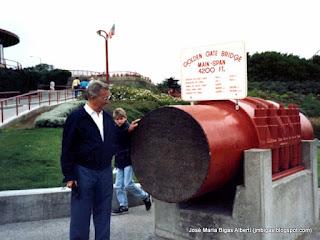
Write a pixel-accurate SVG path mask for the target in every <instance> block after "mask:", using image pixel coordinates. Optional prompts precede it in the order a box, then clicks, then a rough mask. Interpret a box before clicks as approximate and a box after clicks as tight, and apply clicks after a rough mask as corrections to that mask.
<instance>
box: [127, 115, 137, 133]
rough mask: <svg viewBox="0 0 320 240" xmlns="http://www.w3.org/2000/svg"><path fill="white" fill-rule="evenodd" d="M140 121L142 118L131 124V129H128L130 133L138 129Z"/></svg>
mask: <svg viewBox="0 0 320 240" xmlns="http://www.w3.org/2000/svg"><path fill="white" fill-rule="evenodd" d="M139 121H140V118H139V119H136V120H134V121H132V122H131V124H130V127H129V129H128V132H132V131H133V130H134V129H135V128H136V127H138V122H139Z"/></svg>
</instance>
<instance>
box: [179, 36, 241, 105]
mask: <svg viewBox="0 0 320 240" xmlns="http://www.w3.org/2000/svg"><path fill="white" fill-rule="evenodd" d="M181 91H182V99H183V100H185V101H206V100H224V99H242V98H245V97H246V96H247V55H246V52H245V48H244V43H243V42H232V43H225V44H219V45H210V46H203V47H197V48H190V49H185V50H183V51H182V54H181Z"/></svg>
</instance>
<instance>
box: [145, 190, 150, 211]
mask: <svg viewBox="0 0 320 240" xmlns="http://www.w3.org/2000/svg"><path fill="white" fill-rule="evenodd" d="M143 202H144V205H145V206H146V210H147V211H149V210H150V208H151V201H150V195H149V194H148V196H147V197H146V198H145V199H143Z"/></svg>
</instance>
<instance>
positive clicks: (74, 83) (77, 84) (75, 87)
mask: <svg viewBox="0 0 320 240" xmlns="http://www.w3.org/2000/svg"><path fill="white" fill-rule="evenodd" d="M79 87H80V80H79V78H77V77H76V78H75V79H73V81H72V84H71V88H72V90H73V91H74V96H75V97H76V98H77V97H78V89H79Z"/></svg>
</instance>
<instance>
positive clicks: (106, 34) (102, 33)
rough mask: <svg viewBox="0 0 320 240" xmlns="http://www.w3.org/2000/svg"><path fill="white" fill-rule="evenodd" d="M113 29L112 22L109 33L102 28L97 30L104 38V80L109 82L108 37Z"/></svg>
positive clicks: (111, 34)
mask: <svg viewBox="0 0 320 240" xmlns="http://www.w3.org/2000/svg"><path fill="white" fill-rule="evenodd" d="M114 31H115V25H114V24H113V25H112V27H111V29H110V31H109V33H107V32H106V31H104V30H98V31H97V34H98V35H99V36H101V37H103V38H104V39H105V45H106V82H107V83H108V84H109V62H108V38H112V36H113V35H114Z"/></svg>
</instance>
